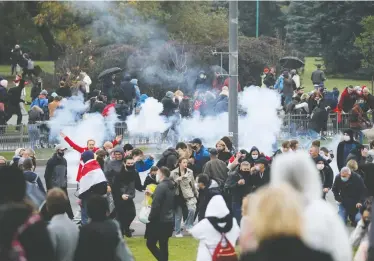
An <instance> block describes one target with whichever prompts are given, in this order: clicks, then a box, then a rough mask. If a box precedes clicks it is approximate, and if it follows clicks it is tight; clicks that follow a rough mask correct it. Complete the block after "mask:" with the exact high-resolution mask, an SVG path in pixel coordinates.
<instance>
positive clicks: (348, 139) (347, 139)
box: [343, 135, 351, 141]
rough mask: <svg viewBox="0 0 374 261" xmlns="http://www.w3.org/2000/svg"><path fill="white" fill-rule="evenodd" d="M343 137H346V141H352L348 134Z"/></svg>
mask: <svg viewBox="0 0 374 261" xmlns="http://www.w3.org/2000/svg"><path fill="white" fill-rule="evenodd" d="M343 139H344V141H350V140H351V137H349V136H348V135H344V137H343Z"/></svg>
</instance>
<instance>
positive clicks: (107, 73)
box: [98, 67, 122, 80]
mask: <svg viewBox="0 0 374 261" xmlns="http://www.w3.org/2000/svg"><path fill="white" fill-rule="evenodd" d="M120 71H122V69H121V68H118V67H113V68H110V69H106V70H104V71H102V72H101V73H100V74H99V77H98V78H99V80H100V79H102V78H103V77H105V76H110V75H112V74H116V73H119V72H120Z"/></svg>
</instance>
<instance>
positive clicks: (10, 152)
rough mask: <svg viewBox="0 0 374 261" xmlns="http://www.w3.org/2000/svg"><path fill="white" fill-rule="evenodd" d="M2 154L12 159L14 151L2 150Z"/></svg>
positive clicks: (0, 154)
mask: <svg viewBox="0 0 374 261" xmlns="http://www.w3.org/2000/svg"><path fill="white" fill-rule="evenodd" d="M0 156H3V157H5V158H6V159H7V160H12V159H13V156H14V152H13V151H2V152H0Z"/></svg>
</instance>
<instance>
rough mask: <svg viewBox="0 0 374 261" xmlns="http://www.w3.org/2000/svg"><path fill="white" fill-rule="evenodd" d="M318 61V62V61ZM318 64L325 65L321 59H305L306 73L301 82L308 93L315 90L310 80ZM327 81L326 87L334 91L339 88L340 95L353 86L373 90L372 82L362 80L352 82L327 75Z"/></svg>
mask: <svg viewBox="0 0 374 261" xmlns="http://www.w3.org/2000/svg"><path fill="white" fill-rule="evenodd" d="M316 59H317V61H316ZM316 64H323V61H321V58H319V57H306V58H305V67H304V73H303V74H302V75H300V76H301V82H302V86H304V87H305V90H306V91H311V90H313V89H314V86H313V83H312V81H311V80H310V77H311V75H312V72H313V71H314V70H315V69H316V66H315V65H316ZM326 78H327V81H325V86H326V87H327V88H328V89H329V90H332V88H334V87H337V88H338V89H339V91H340V93H341V92H342V91H343V89H344V88H345V87H347V86H348V85H353V86H357V85H359V86H363V85H366V86H368V87H370V88H371V82H370V81H360V80H351V79H342V78H335V77H333V76H331V77H329V75H326Z"/></svg>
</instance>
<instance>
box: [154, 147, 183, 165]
mask: <svg viewBox="0 0 374 261" xmlns="http://www.w3.org/2000/svg"><path fill="white" fill-rule="evenodd" d="M178 158H179V155H178V152H177V151H176V150H175V149H174V148H168V149H167V150H165V151H164V152H163V153H162V157H161V159H160V160H159V161H158V162H157V164H156V166H157V167H159V168H161V167H167V168H168V169H170V170H173V169H175V168H176V166H177V163H178Z"/></svg>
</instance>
